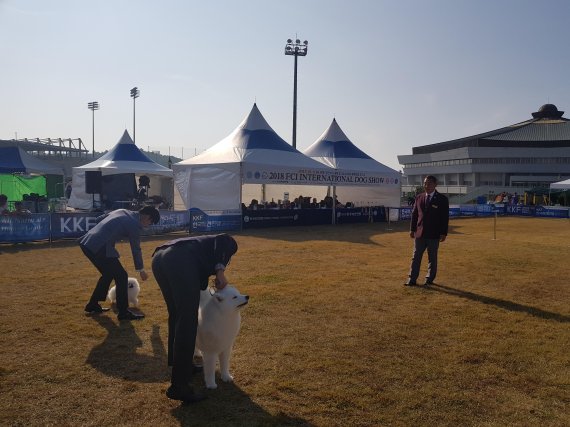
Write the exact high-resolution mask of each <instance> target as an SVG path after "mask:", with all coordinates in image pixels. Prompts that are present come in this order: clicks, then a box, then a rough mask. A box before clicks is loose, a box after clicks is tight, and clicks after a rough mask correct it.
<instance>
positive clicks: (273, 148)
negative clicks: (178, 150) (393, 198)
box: [172, 104, 334, 211]
mask: <svg viewBox="0 0 570 427" xmlns="http://www.w3.org/2000/svg"><path fill="white" fill-rule="evenodd" d="M172 169H173V171H174V182H175V185H176V188H177V189H178V191H179V192H180V196H181V197H182V200H183V201H184V204H185V206H186V208H199V209H201V210H225V211H228V210H240V211H241V203H242V186H243V185H244V184H272V185H275V184H286V185H315V184H320V185H327V184H326V180H327V179H328V178H327V177H328V176H329V175H330V174H331V172H334V171H332V170H331V169H330V168H329V167H327V166H325V165H323V164H321V163H319V162H317V161H315V160H313V159H310V158H308V157H307V156H305V155H303V154H302V153H301V152H299V151H297V150H296V149H295V148H293V147H292V146H291V145H289V144H287V143H286V142H285V141H284V140H283V139H281V138H280V137H279V135H277V133H276V132H275V131H274V130H273V129H272V128H271V126H269V124H268V123H267V122H266V120H265V118H264V117H263V116H262V115H261V113H260V111H259V109H258V108H257V105H256V104H254V105H253V108H252V109H251V111H250V113H249V114H248V116H247V117H246V118H245V119H244V120H243V121H242V122H241V123H240V125H239V126H238V127H237V128H236V129H235V130H234V131H233V132H232V133H230V134H229V135H228V136H227V137H226V138H224V139H223V140H221V141H220V142H218V143H217V144H215V145H214V146H212V147H210V148H209V149H208V150H206V151H205V152H203V153H201V154H199V155H197V156H195V157H192V158H191V159H187V160H184V161H182V162H179V163H176V164H174V165H172Z"/></svg>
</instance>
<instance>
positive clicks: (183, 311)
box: [152, 233, 238, 403]
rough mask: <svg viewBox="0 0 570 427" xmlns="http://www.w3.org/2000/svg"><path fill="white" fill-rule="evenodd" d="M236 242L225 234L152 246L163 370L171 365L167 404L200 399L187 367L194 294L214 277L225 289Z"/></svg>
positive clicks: (192, 337) (191, 344) (190, 353)
mask: <svg viewBox="0 0 570 427" xmlns="http://www.w3.org/2000/svg"><path fill="white" fill-rule="evenodd" d="M237 250H238V246H237V242H236V241H235V240H234V238H233V237H231V236H230V235H228V234H225V233H224V234H217V235H206V236H193V237H185V238H181V239H177V240H172V241H170V242H166V243H164V244H162V245H161V246H159V247H157V248H156V250H155V251H154V254H153V257H152V272H153V273H154V277H155V279H156V281H157V282H158V286H159V287H160V290H161V292H162V296H163V297H164V301H165V302H166V308H167V310H168V365H169V366H172V376H171V385H170V387H169V388H168V390H166V396H167V397H168V398H170V399H174V400H181V401H183V402H185V403H193V402H198V401H200V400H202V399H204V396H203V395H201V394H197V393H195V392H194V389H193V387H192V385H191V382H192V377H193V374H194V372H195V371H196V369H195V367H194V366H193V364H192V356H193V355H194V347H195V343H196V333H197V329H198V307H199V304H200V291H202V290H205V289H206V288H207V286H208V279H209V277H210V276H216V279H215V286H216V288H217V289H223V288H224V287H226V285H227V284H228V280H227V278H226V276H225V273H224V271H225V270H226V267H227V266H228V264H229V262H230V259H231V257H232V256H233V255H234V254H235V253H236V252H237Z"/></svg>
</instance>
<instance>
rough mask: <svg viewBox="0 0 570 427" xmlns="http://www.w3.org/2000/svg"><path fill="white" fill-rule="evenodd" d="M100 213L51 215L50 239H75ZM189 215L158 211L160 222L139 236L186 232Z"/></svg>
mask: <svg viewBox="0 0 570 427" xmlns="http://www.w3.org/2000/svg"><path fill="white" fill-rule="evenodd" d="M99 215H101V213H95V212H89V213H75V212H74V213H53V214H51V238H52V240H58V239H76V238H78V237H81V236H83V235H84V234H85V233H87V232H88V231H89V230H91V229H92V228H93V227H95V225H96V224H97V222H96V221H95V220H96V218H97V217H98V216H99ZM189 224H190V213H189V212H188V211H160V222H159V223H158V224H156V225H151V226H150V227H148V228H147V229H146V230H143V231H142V233H141V235H143V236H145V235H153V234H164V233H170V232H173V231H184V230H188V227H189Z"/></svg>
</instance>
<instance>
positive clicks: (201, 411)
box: [171, 383, 314, 427]
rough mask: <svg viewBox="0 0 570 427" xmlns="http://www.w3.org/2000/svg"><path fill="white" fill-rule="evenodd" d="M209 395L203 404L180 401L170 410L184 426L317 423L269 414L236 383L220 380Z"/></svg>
mask: <svg viewBox="0 0 570 427" xmlns="http://www.w3.org/2000/svg"><path fill="white" fill-rule="evenodd" d="M206 394H207V395H208V397H209V398H208V399H206V400H204V401H202V402H200V403H197V404H191V405H184V404H181V405H179V406H177V407H175V408H173V409H172V410H171V413H172V416H173V417H175V418H176V419H177V420H178V421H179V422H180V425H181V426H183V427H190V426H204V425H207V426H209V427H215V426H220V427H222V426H224V427H225V426H243V427H256V426H264V427H269V426H275V427H281V426H302V427H311V426H314V424H311V423H309V422H308V421H306V420H304V419H302V418H293V417H290V416H288V415H286V414H283V413H279V414H276V415H272V414H270V413H268V412H267V411H266V410H265V409H263V408H262V407H261V406H259V405H258V404H257V403H255V402H254V401H253V400H251V398H250V397H249V396H248V395H247V394H246V393H245V392H244V391H243V390H241V389H240V388H239V387H237V386H236V385H235V384H233V383H230V384H227V383H221V384H220V383H218V388H217V389H216V390H207V393H206Z"/></svg>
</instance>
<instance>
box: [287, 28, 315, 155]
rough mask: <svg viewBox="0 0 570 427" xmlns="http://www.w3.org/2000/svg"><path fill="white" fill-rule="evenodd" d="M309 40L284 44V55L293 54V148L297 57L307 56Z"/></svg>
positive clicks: (295, 116) (290, 41) (294, 141)
mask: <svg viewBox="0 0 570 427" xmlns="http://www.w3.org/2000/svg"><path fill="white" fill-rule="evenodd" d="M308 44H309V42H308V41H307V40H305V41H304V42H303V43H301V40H299V39H296V40H295V42H293V40H291V39H287V44H286V45H285V55H293V56H294V57H295V68H294V73H293V148H297V57H298V56H307V49H308Z"/></svg>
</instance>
